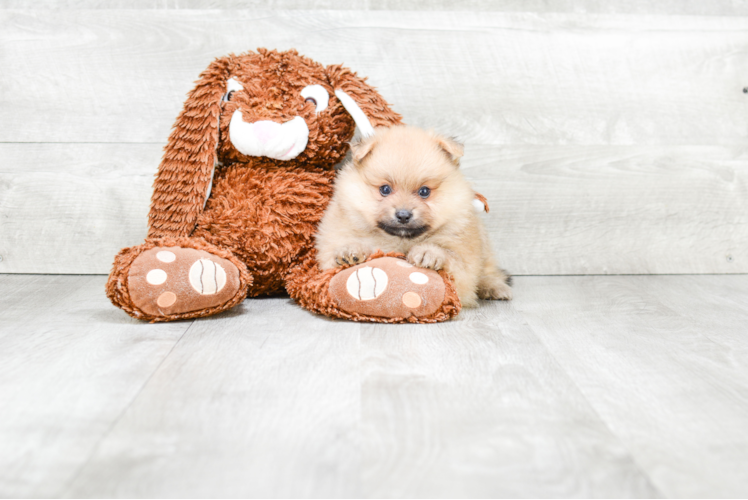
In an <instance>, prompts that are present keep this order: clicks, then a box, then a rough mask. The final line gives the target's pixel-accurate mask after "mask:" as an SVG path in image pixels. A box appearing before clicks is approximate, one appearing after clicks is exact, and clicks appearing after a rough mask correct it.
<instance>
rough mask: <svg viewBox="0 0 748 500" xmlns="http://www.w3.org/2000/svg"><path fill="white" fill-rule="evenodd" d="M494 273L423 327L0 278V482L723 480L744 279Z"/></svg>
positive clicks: (446, 487)
mask: <svg viewBox="0 0 748 500" xmlns="http://www.w3.org/2000/svg"><path fill="white" fill-rule="evenodd" d="M515 283H516V285H515V292H516V294H515V295H516V299H515V300H514V301H512V302H511V303H487V304H483V305H482V307H480V308H478V309H475V310H466V311H463V313H461V315H460V316H459V317H458V319H457V320H455V321H452V322H449V323H445V324H440V325H394V326H393V325H359V324H355V323H349V322H344V321H330V320H326V319H323V318H320V317H317V316H313V315H311V314H309V313H307V312H305V311H303V310H301V309H300V308H299V307H298V306H296V305H295V304H293V303H292V302H291V301H290V300H289V299H287V298H272V299H253V300H247V301H245V302H244V303H243V304H242V305H241V306H240V307H238V308H237V309H236V310H233V311H231V312H227V313H225V314H222V315H219V316H215V317H212V318H206V319H202V320H198V321H195V322H194V323H190V322H179V323H172V324H165V325H163V324H162V325H149V324H146V323H140V322H137V321H134V320H132V319H130V318H129V317H128V316H126V315H125V314H124V313H123V312H122V311H119V310H117V309H115V308H114V307H113V306H111V305H110V304H108V303H107V302H106V299H104V298H103V294H101V289H102V287H103V277H82V276H54V277H50V276H29V275H19V276H8V275H0V398H2V402H3V406H2V411H0V441H1V442H2V443H3V446H0V466H1V467H0V495H2V496H3V497H36V496H42V497H165V496H168V497H177V496H181V497H185V496H187V497H254V496H262V497H340V496H345V497H415V498H419V497H486V496H488V497H505V496H512V497H517V496H535V497H538V496H540V497H661V496H665V497H678V498H682V497H704V496H708V497H710V498H716V497H743V496H745V492H746V491H748V476H746V475H745V470H748V411H747V409H748V366H746V364H745V361H744V360H745V359H746V355H747V354H748V352H746V350H747V349H748V338H747V337H746V335H745V331H746V326H745V325H747V324H748V305H746V304H748V280H746V279H745V277H744V276H595V277H520V278H518V279H517V280H516V282H515ZM41 301H43V303H44V304H45V305H46V307H45V308H43V309H41V308H39V307H38V304H39V303H40V302H41ZM185 330H186V332H185ZM180 336H181V339H180Z"/></svg>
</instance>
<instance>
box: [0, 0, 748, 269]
mask: <svg viewBox="0 0 748 500" xmlns="http://www.w3.org/2000/svg"><path fill="white" fill-rule="evenodd" d="M31 5H33V7H34V8H33V9H29V8H28V7H29V6H31ZM114 7H118V9H115V8H114ZM218 7H221V8H220V9H218ZM257 47H268V48H277V49H289V48H296V49H298V50H299V51H300V52H301V53H302V54H305V55H307V56H310V57H312V58H314V59H316V60H317V61H319V62H321V63H323V64H332V63H344V64H346V65H347V66H349V67H351V68H352V69H354V70H356V71H358V72H359V74H361V75H365V76H368V77H369V80H370V82H371V83H372V84H374V85H375V86H376V87H377V88H378V89H379V90H380V92H381V93H382V94H383V95H384V96H385V98H386V99H387V100H389V101H390V102H391V103H392V104H393V106H394V108H395V109H396V110H397V111H399V112H400V113H401V114H402V115H403V116H404V118H405V121H406V122H407V123H410V124H414V125H418V126H422V127H430V128H435V129H437V130H439V131H441V132H444V133H447V134H450V135H455V136H457V137H459V138H460V139H462V140H463V141H464V142H465V143H466V156H465V158H464V163H463V168H464V169H465V172H466V173H467V175H468V176H469V178H470V179H471V180H472V181H473V182H474V183H475V187H476V189H477V190H478V191H480V192H482V193H483V194H485V195H486V196H487V197H488V199H489V203H490V206H491V213H490V214H488V215H487V216H486V217H485V221H486V223H487V225H488V227H489V229H490V232H491V236H492V239H493V242H494V245H495V248H496V250H497V252H498V254H499V256H500V259H501V261H502V264H503V266H504V267H506V268H507V269H509V270H510V271H512V272H513V273H515V274H608V273H610V274H616V273H637V274H638V273H644V274H646V273H745V272H748V142H747V141H746V139H747V138H748V94H746V93H744V92H743V89H744V87H748V2H744V1H726V0H723V1H714V2H702V1H698V2H697V1H682V2H681V1H665V2H657V3H656V5H650V2H649V1H648V2H644V1H635V0H631V1H619V2H597V1H592V0H587V1H584V0H578V1H574V0H566V1H563V0H562V1H558V2H547V1H541V0H534V1H524V2H520V1H508V0H507V1H495V2H491V1H487V0H482V1H481V0H471V1H466V2H448V1H445V0H441V1H436V2H428V1H426V0H404V1H397V2H396V1H394V0H392V1H390V0H385V1H381V2H374V1H373V0H358V1H352V2H334V1H332V0H328V1H308V2H304V1H301V0H288V1H271V2H259V1H231V2H216V1H199V0H188V1H177V0H170V1H155V0H136V1H124V0H122V1H112V2H103V1H94V0H90V1H84V0H80V1H74V0H71V1H60V2H53V1H51V0H40V1H36V2H33V3H30V2H25V1H21V0H5V1H2V0H0V256H1V257H2V260H1V261H0V273H80V274H86V273H107V272H108V271H109V269H110V266H111V262H112V260H113V256H114V254H115V253H116V252H117V251H118V250H119V249H120V248H121V247H124V246H130V245H135V244H138V243H140V242H141V241H142V239H143V237H144V236H145V232H146V221H147V212H148V204H149V199H150V186H151V182H152V179H153V175H154V173H155V171H156V168H157V166H158V163H159V160H160V156H161V149H162V147H163V145H164V144H165V142H166V138H167V136H168V133H169V129H170V127H171V125H172V123H173V121H174V119H175V118H176V116H177V114H178V112H179V111H180V109H181V106H182V102H183V100H184V98H185V94H186V93H187V92H188V91H189V90H190V89H191V88H192V86H193V82H194V80H195V79H196V78H197V76H198V74H199V73H200V72H201V71H202V70H203V69H204V68H205V67H206V66H207V65H208V63H209V62H210V61H211V60H212V59H213V58H214V57H217V56H220V55H223V54H226V53H229V52H236V53H239V52H243V51H246V50H253V49H256V48H257Z"/></svg>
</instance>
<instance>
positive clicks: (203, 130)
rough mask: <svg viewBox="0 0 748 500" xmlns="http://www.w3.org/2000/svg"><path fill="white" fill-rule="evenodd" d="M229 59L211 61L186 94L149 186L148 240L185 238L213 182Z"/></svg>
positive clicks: (192, 226)
mask: <svg viewBox="0 0 748 500" xmlns="http://www.w3.org/2000/svg"><path fill="white" fill-rule="evenodd" d="M228 75H229V58H228V57H223V58H219V59H216V60H215V61H213V62H212V63H211V64H210V66H208V69H206V70H205V71H204V72H203V73H202V74H201V75H200V79H199V80H198V81H197V86H196V87H195V88H194V89H193V90H192V91H191V92H190V93H189V94H188V96H187V101H186V102H185V103H184V109H183V110H182V112H181V113H180V114H179V117H178V118H177V121H176V123H175V124H174V127H173V130H172V132H171V135H170V136H169V142H168V143H167V145H166V147H165V148H164V158H163V160H162V161H161V165H159V167H158V173H157V174H156V180H155V181H154V183H153V196H152V197H151V211H150V214H149V215H148V218H149V228H148V237H149V238H160V237H164V236H189V235H190V233H192V231H193V229H194V228H195V224H196V223H197V218H198V216H199V215H200V212H202V210H203V207H204V206H205V200H206V196H207V194H208V191H209V189H210V184H211V182H212V179H213V168H214V166H215V161H216V146H217V145H218V134H219V132H218V120H219V117H220V114H221V108H220V106H221V98H222V97H223V95H224V93H225V92H226V80H227V78H228Z"/></svg>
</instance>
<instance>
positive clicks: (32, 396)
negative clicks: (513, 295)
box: [0, 275, 190, 498]
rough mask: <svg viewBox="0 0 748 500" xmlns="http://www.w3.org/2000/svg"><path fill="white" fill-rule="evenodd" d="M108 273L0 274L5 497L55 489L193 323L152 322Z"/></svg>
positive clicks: (0, 483)
mask: <svg viewBox="0 0 748 500" xmlns="http://www.w3.org/2000/svg"><path fill="white" fill-rule="evenodd" d="M104 281H105V278H104V277H101V276H86V277H84V276H55V277H50V276H9V275H0V401H2V409H0V442H1V443H2V446H0V496H2V497H3V498H14V497H18V498H23V497H55V496H59V495H60V494H61V492H62V490H63V489H64V488H65V487H66V486H67V484H68V483H69V482H70V481H71V480H72V479H73V477H74V476H75V474H76V473H77V471H78V470H79V469H80V467H82V466H83V464H84V463H85V462H86V460H87V459H88V457H89V456H90V455H91V453H92V452H93V451H94V449H95V448H96V446H97V443H98V442H99V440H100V439H101V438H102V437H103V436H104V435H106V434H107V432H108V431H109V429H110V427H111V426H112V425H113V423H114V422H115V421H116V420H117V419H118V418H119V417H120V415H121V413H122V412H123V411H124V410H125V408H127V406H128V405H129V404H130V403H131V402H132V401H133V399H134V398H135V397H136V396H137V394H138V393H139V391H140V390H141V388H142V387H143V385H144V384H145V383H146V381H147V380H148V378H149V377H150V376H151V374H152V373H153V372H154V370H155V369H156V367H157V366H158V365H159V364H160V363H161V362H162V361H163V360H164V358H165V357H166V356H167V355H168V353H169V351H170V350H171V349H172V348H173V347H174V345H175V343H176V342H177V341H178V339H179V338H180V336H181V335H182V334H183V333H184V331H185V330H187V328H188V327H189V325H190V323H189V322H181V323H171V324H162V325H147V324H144V323H140V322H137V321H135V320H132V319H130V318H129V317H127V316H126V315H124V314H122V312H121V311H118V310H116V309H115V308H114V307H113V306H112V305H111V304H109V302H108V301H107V299H106V297H105V295H104V293H103V290H104Z"/></svg>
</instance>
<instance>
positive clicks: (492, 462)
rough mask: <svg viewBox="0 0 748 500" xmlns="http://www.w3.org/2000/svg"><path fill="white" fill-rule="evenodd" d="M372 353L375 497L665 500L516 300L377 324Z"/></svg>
mask: <svg viewBox="0 0 748 500" xmlns="http://www.w3.org/2000/svg"><path fill="white" fill-rule="evenodd" d="M520 300H522V299H521V298H520ZM362 351H363V352H362V366H363V368H364V379H363V386H362V396H361V398H362V434H363V447H362V453H363V458H362V465H363V471H362V474H363V484H364V491H365V492H366V495H367V496H370V497H374V498H377V497H386V498H399V497H405V498H411V497H417V498H424V497H425V498H428V497H448V498H455V497H458V498H459V497H471V498H474V497H478V498H485V497H489V498H495V497H500V498H501V497H540V498H544V497H621V496H622V497H654V496H659V493H658V491H657V490H656V489H655V488H654V487H653V486H652V484H651V483H650V482H649V479H648V477H647V475H646V474H644V473H643V472H642V471H641V470H640V469H639V467H638V465H637V464H636V463H635V462H634V461H633V460H632V458H631V456H630V454H629V453H628V450H627V449H626V448H625V447H624V446H622V444H621V442H620V441H619V440H618V438H617V437H616V436H614V435H613V434H612V433H611V431H610V430H609V429H608V428H607V426H606V424H605V422H603V421H602V420H601V419H600V417H599V416H598V415H597V413H596V412H595V410H594V409H593V408H592V407H590V405H589V404H588V403H587V401H586V400H585V399H584V397H583V396H582V394H581V393H580V392H579V390H578V389H577V388H576V386H575V384H574V382H573V381H572V380H571V379H569V377H568V376H567V375H566V374H565V373H564V370H563V369H562V368H561V367H560V366H559V365H558V364H557V363H556V362H555V360H554V359H553V357H552V356H550V354H549V353H548V351H547V350H546V348H545V347H544V346H543V345H542V343H540V341H539V340H538V339H537V337H536V336H535V335H534V333H533V332H532V330H531V329H530V328H529V327H528V326H527V324H526V323H525V321H524V320H523V318H522V317H521V316H520V315H519V314H517V312H516V311H515V309H514V306H513V305H512V304H511V303H510V304H507V303H491V304H486V305H484V307H481V308H480V309H478V310H468V311H463V312H462V313H461V314H460V319H459V320H458V321H454V322H451V323H447V324H442V325H409V326H406V325H391V326H382V325H365V326H363V327H362Z"/></svg>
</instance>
